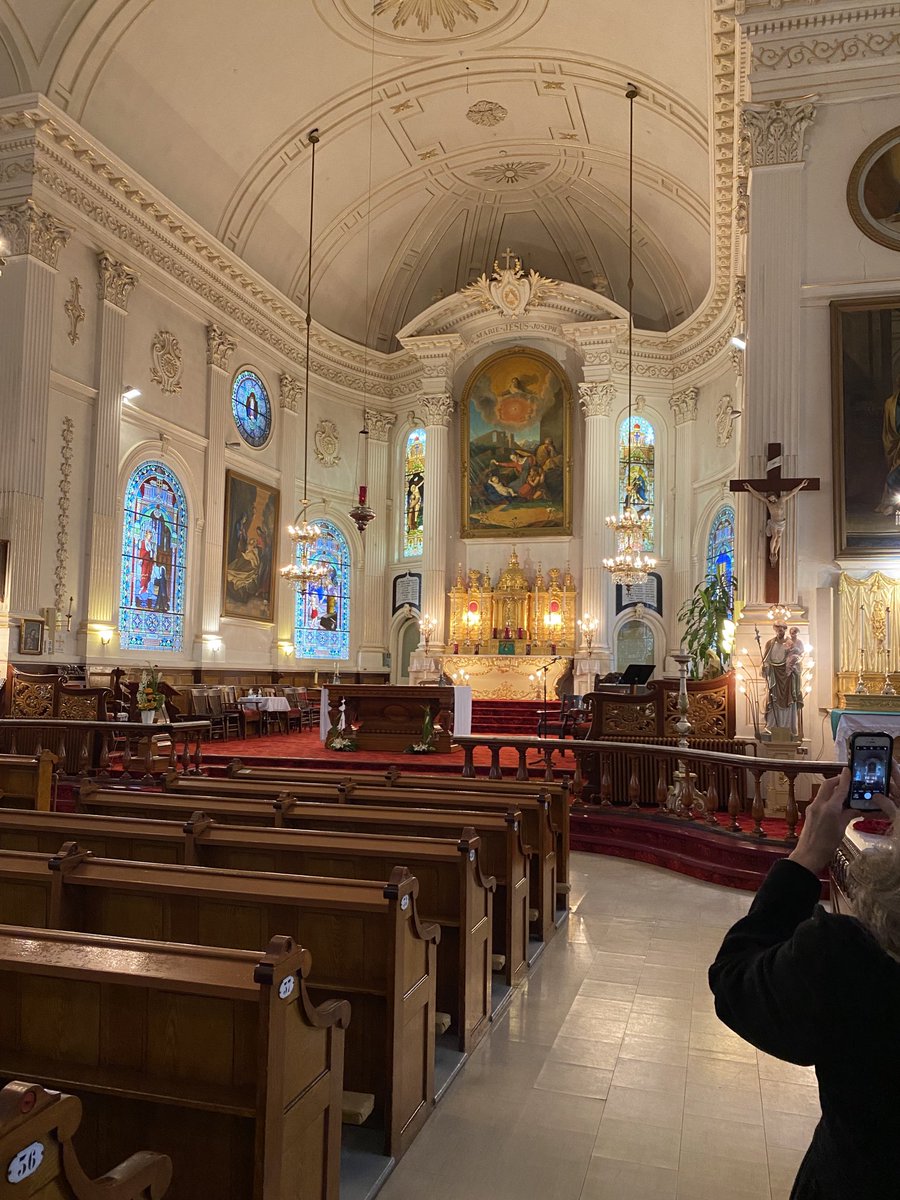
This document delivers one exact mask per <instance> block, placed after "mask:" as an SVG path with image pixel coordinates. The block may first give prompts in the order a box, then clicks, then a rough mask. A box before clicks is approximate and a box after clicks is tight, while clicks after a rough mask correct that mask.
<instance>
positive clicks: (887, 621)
mask: <svg viewBox="0 0 900 1200" xmlns="http://www.w3.org/2000/svg"><path fill="white" fill-rule="evenodd" d="M884 648H885V650H886V651H887V652H888V654H890V652H891V610H890V608H886V609H885V610H884Z"/></svg>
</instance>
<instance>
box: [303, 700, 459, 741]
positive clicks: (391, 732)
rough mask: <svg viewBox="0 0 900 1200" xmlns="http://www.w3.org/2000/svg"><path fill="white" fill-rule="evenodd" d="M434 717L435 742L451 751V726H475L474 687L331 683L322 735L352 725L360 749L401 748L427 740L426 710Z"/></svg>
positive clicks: (456, 728)
mask: <svg viewBox="0 0 900 1200" xmlns="http://www.w3.org/2000/svg"><path fill="white" fill-rule="evenodd" d="M426 709H428V711H429V713H430V715H431V718H432V721H433V722H434V748H435V749H436V750H437V751H438V752H439V753H441V754H446V753H448V752H449V750H450V748H451V729H452V730H453V732H455V733H459V734H468V733H471V732H472V692H471V690H470V689H469V688H468V687H465V686H460V687H441V686H428V685H424V686H422V685H420V686H418V687H392V686H391V685H389V684H331V685H330V687H328V688H323V689H322V695H321V698H320V715H319V736H320V737H321V739H322V741H323V742H324V741H325V739H326V738H327V736H328V731H329V730H330V729H331V728H334V727H335V726H336V727H337V728H339V729H348V728H352V729H353V730H354V737H355V740H356V744H357V746H358V748H359V749H360V750H401V751H405V750H406V749H407V748H408V747H409V746H412V745H414V744H415V743H416V742H419V741H421V740H422V727H423V721H424V717H425V710H426Z"/></svg>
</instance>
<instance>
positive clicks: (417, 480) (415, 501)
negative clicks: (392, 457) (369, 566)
mask: <svg viewBox="0 0 900 1200" xmlns="http://www.w3.org/2000/svg"><path fill="white" fill-rule="evenodd" d="M403 466H404V473H403V478H404V483H405V499H404V503H403V557H404V558H421V557H422V538H423V532H424V516H425V430H424V429H414V430H413V431H412V433H411V434H410V435H409V437H408V438H407V439H406V458H405V459H404V464H403Z"/></svg>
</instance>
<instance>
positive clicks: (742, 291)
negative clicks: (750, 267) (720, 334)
mask: <svg viewBox="0 0 900 1200" xmlns="http://www.w3.org/2000/svg"><path fill="white" fill-rule="evenodd" d="M746 300H747V277H746V275H736V276H735V277H734V315H735V318H736V320H737V327H738V331H739V332H740V331H741V330H742V329H743V328H744V316H745V309H746Z"/></svg>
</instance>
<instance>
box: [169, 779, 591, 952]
mask: <svg viewBox="0 0 900 1200" xmlns="http://www.w3.org/2000/svg"><path fill="white" fill-rule="evenodd" d="M163 786H164V787H165V789H166V791H171V792H178V793H183V794H186V795H209V794H215V795H222V796H247V797H251V796H253V797H271V798H272V799H275V798H277V797H278V796H279V795H280V794H281V793H282V792H284V791H286V790H287V791H289V792H290V794H291V795H292V796H296V798H297V799H298V800H301V801H305V800H311V801H314V802H315V801H320V800H321V801H328V800H330V799H331V800H335V801H337V802H338V803H346V804H352V805H376V806H378V807H384V806H392V807H393V806H399V807H403V808H444V807H448V808H452V809H458V810H470V811H473V812H474V811H484V812H504V811H506V809H507V808H508V807H509V798H508V797H506V796H496V795H492V794H491V793H490V792H484V793H481V792H477V793H476V792H472V793H468V792H467V793H465V794H455V793H453V794H448V793H446V792H444V791H440V790H437V791H434V790H428V791H424V790H422V791H414V790H411V789H410V790H402V789H400V790H395V789H393V788H391V787H388V786H384V787H372V788H369V787H361V786H360V785H359V784H356V783H351V784H349V785H347V786H343V785H339V784H335V785H330V784H327V783H305V782H303V781H302V780H301V782H300V783H293V782H292V783H291V784H290V785H289V786H288V787H287V788H285V787H284V786H282V785H281V784H279V783H278V782H276V781H274V780H264V779H260V780H251V779H210V780H206V779H185V777H184V776H183V775H175V774H170V775H167V776H166V777H165V779H164V781H163ZM515 804H516V808H518V809H519V810H520V811H521V813H522V821H523V825H524V837H525V840H526V842H527V843H528V844H529V845H530V846H531V847H532V848H533V850H534V853H535V861H534V864H533V868H532V871H531V876H530V892H531V922H530V924H531V936H532V937H535V938H537V939H538V940H539V941H542V942H546V941H548V940H549V939H550V937H551V936H552V935H553V934H554V933H555V932H556V925H557V919H558V920H559V921H560V922H561V921H562V920H564V919H565V917H566V916H567V915H568V908H567V901H566V899H565V896H562V897H559V899H561V901H562V909H561V911H560V914H559V917H557V899H558V897H557V891H556V847H557V842H558V837H560V836H562V837H564V839H565V840H566V841H568V805H565V806H559V807H564V808H565V814H566V815H565V822H564V829H563V830H559V829H558V828H557V827H556V826H555V825H554V822H553V818H552V814H551V804H552V798H551V797H549V796H547V795H544V794H543V793H538V794H537V795H535V796H533V797H531V796H520V797H517V798H516V801H515ZM471 823H472V822H471V821H467V822H466V824H471Z"/></svg>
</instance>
